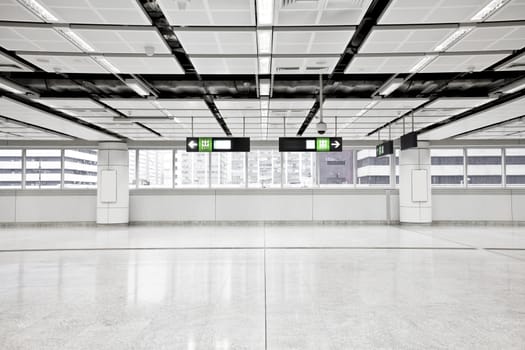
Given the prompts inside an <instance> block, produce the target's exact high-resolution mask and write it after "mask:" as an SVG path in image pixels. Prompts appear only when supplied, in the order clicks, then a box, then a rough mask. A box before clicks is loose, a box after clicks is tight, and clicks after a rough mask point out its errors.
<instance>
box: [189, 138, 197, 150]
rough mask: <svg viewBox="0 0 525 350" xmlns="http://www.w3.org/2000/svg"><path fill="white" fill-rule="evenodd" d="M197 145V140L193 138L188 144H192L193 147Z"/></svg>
mask: <svg viewBox="0 0 525 350" xmlns="http://www.w3.org/2000/svg"><path fill="white" fill-rule="evenodd" d="M197 145H198V144H197V142H195V141H194V140H191V141H190V142H189V143H188V146H190V148H191V149H194V148H195V147H196V146H197Z"/></svg>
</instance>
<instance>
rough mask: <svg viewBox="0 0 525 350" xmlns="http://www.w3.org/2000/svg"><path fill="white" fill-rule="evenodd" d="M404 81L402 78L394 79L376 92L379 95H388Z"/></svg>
mask: <svg viewBox="0 0 525 350" xmlns="http://www.w3.org/2000/svg"><path fill="white" fill-rule="evenodd" d="M404 82H405V81H404V80H403V79H394V80H392V81H391V82H390V83H389V84H388V85H386V86H384V87H382V88H381V89H380V90H379V92H378V93H377V94H378V95H381V96H388V95H390V94H391V93H392V92H394V91H396V90H397V89H398V88H399V87H400V86H401V85H403V83H404Z"/></svg>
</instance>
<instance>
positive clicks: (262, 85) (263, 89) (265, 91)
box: [259, 79, 270, 96]
mask: <svg viewBox="0 0 525 350" xmlns="http://www.w3.org/2000/svg"><path fill="white" fill-rule="evenodd" d="M259 95H260V96H270V81H269V80H267V79H264V80H260V81H259Z"/></svg>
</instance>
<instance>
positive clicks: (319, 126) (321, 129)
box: [317, 121, 327, 135]
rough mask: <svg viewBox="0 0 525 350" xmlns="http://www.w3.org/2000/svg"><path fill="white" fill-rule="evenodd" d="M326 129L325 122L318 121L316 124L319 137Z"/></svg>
mask: <svg viewBox="0 0 525 350" xmlns="http://www.w3.org/2000/svg"><path fill="white" fill-rule="evenodd" d="M326 129H327V126H326V123H325V122H323V121H320V122H319V123H317V133H318V134H319V135H324V133H325V132H326Z"/></svg>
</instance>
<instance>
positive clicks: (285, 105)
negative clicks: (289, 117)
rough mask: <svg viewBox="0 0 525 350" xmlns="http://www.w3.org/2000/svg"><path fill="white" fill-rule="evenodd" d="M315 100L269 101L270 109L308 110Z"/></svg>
mask: <svg viewBox="0 0 525 350" xmlns="http://www.w3.org/2000/svg"><path fill="white" fill-rule="evenodd" d="M314 102H315V100H313V99H309V98H272V99H270V109H272V110H275V109H284V110H289V109H292V110H293V109H301V110H310V108H312V106H313V105H314Z"/></svg>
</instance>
